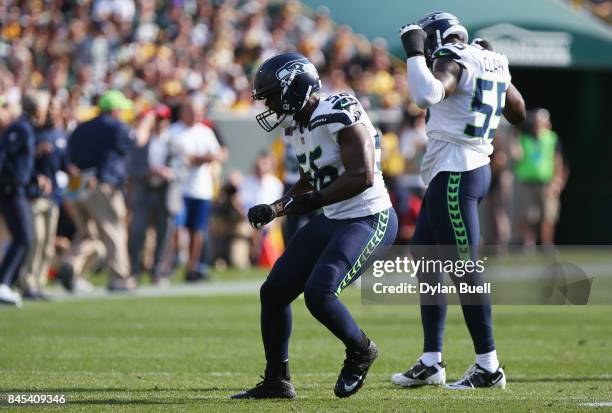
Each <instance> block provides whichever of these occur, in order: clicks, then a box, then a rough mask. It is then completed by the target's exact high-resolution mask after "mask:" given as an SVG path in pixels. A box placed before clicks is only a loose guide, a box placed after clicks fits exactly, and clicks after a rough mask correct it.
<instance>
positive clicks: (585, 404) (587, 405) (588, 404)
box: [578, 402, 612, 407]
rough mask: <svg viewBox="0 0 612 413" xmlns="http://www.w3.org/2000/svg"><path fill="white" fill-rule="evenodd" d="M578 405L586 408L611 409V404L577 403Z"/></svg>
mask: <svg viewBox="0 0 612 413" xmlns="http://www.w3.org/2000/svg"><path fill="white" fill-rule="evenodd" d="M578 405H579V406H586V407H612V402H594V403H578Z"/></svg>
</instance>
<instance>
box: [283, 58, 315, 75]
mask: <svg viewBox="0 0 612 413" xmlns="http://www.w3.org/2000/svg"><path fill="white" fill-rule="evenodd" d="M302 73H312V74H314V75H317V69H316V68H315V67H314V65H313V64H312V63H310V62H309V61H308V60H306V59H300V60H292V61H290V62H287V63H285V64H284V65H283V67H281V68H280V69H278V70H277V71H276V78H277V79H278V80H285V79H288V78H289V77H295V75H299V74H302Z"/></svg>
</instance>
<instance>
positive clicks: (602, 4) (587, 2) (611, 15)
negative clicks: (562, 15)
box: [570, 0, 612, 24]
mask: <svg viewBox="0 0 612 413" xmlns="http://www.w3.org/2000/svg"><path fill="white" fill-rule="evenodd" d="M570 3H571V4H572V6H574V7H575V8H576V9H578V10H583V11H585V12H587V13H589V14H592V15H594V16H596V17H598V18H600V19H601V20H603V21H604V22H606V23H608V24H612V2H611V1H610V0H570Z"/></svg>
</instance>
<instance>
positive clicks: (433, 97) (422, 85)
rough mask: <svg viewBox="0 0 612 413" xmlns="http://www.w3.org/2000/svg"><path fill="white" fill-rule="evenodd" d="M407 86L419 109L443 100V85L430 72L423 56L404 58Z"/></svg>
mask: <svg viewBox="0 0 612 413" xmlns="http://www.w3.org/2000/svg"><path fill="white" fill-rule="evenodd" d="M406 66H407V68H408V88H409V89H410V94H411V96H412V99H413V100H414V102H415V103H416V104H417V106H418V107H420V108H421V109H426V108H428V107H430V106H433V105H435V104H436V103H439V102H442V100H444V94H445V93H444V85H443V84H442V82H440V81H439V80H438V79H436V78H435V77H434V75H433V74H432V73H431V71H430V70H429V68H428V67H427V64H426V63H425V58H424V57H423V56H414V57H411V58H409V59H408V60H406Z"/></svg>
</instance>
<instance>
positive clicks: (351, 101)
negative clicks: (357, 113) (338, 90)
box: [332, 94, 359, 110]
mask: <svg viewBox="0 0 612 413" xmlns="http://www.w3.org/2000/svg"><path fill="white" fill-rule="evenodd" d="M358 104H359V101H358V100H357V98H356V97H354V96H351V95H349V94H343V96H338V100H337V101H336V102H335V103H334V105H333V107H332V108H333V109H335V110H350V109H349V108H350V107H351V106H353V105H358Z"/></svg>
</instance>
